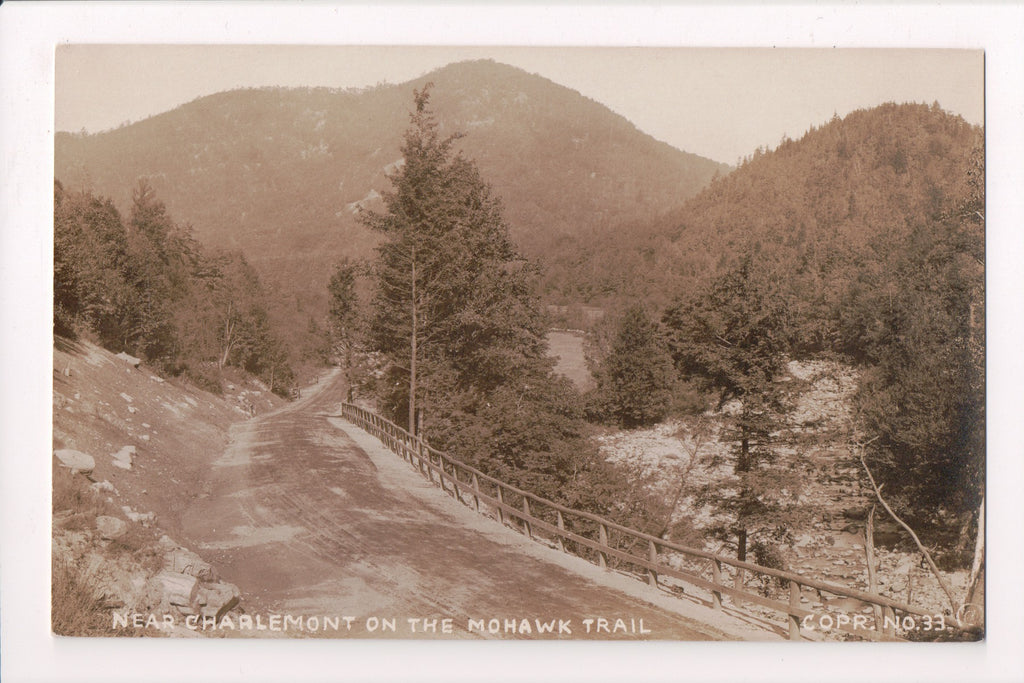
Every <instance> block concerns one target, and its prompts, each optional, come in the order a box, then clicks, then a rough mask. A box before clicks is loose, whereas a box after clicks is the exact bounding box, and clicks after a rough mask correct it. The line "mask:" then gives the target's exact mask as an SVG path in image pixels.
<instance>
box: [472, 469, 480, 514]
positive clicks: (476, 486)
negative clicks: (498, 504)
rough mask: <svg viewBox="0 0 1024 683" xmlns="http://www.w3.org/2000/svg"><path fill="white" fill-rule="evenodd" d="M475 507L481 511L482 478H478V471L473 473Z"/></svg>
mask: <svg viewBox="0 0 1024 683" xmlns="http://www.w3.org/2000/svg"><path fill="white" fill-rule="evenodd" d="M473 507H475V508H476V511H477V512H480V480H479V479H477V477H476V472H474V473H473Z"/></svg>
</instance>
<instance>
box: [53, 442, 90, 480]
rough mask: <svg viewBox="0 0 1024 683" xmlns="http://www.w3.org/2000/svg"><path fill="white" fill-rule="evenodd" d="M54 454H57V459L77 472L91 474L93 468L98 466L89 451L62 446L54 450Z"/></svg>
mask: <svg viewBox="0 0 1024 683" xmlns="http://www.w3.org/2000/svg"><path fill="white" fill-rule="evenodd" d="M53 454H54V455H55V456H57V460H59V461H60V464H61V465H62V466H64V467H67V468H68V469H70V470H74V471H75V472H81V473H82V474H86V475H88V474H91V473H92V471H93V469H94V468H95V467H96V461H95V460H94V459H93V457H92V456H91V455H89V454H88V453H83V452H81V451H76V450H74V449H71V448H62V449H60V450H57V451H54V452H53Z"/></svg>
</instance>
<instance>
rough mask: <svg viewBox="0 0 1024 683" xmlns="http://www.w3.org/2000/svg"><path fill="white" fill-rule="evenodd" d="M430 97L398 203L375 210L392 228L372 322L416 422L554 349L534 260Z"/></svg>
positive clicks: (376, 224)
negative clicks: (521, 249)
mask: <svg viewBox="0 0 1024 683" xmlns="http://www.w3.org/2000/svg"><path fill="white" fill-rule="evenodd" d="M428 104H429V86H428V87H427V88H424V90H423V91H421V92H416V93H415V105H416V107H415V110H414V111H413V112H412V114H411V117H410V118H411V125H410V127H409V129H408V131H407V132H406V134H405V138H404V144H403V146H402V155H403V160H404V164H403V165H402V166H401V168H400V169H399V170H398V171H397V172H396V173H395V174H394V176H392V178H391V181H392V184H393V186H394V189H393V190H392V191H390V192H388V193H386V194H385V195H384V204H385V207H386V211H385V212H384V213H368V214H364V216H363V221H364V223H365V224H366V225H368V226H369V227H371V228H373V229H374V230H377V231H378V232H380V233H382V234H383V235H384V237H385V240H384V242H383V244H381V246H380V247H379V248H378V259H377V264H376V279H377V291H376V294H375V297H374V314H373V319H372V320H371V324H370V330H369V336H370V343H371V345H372V347H373V348H375V349H376V350H378V351H381V352H382V353H384V354H385V355H386V357H387V359H388V370H387V372H388V376H387V382H386V383H387V386H388V389H389V390H388V391H386V392H385V394H386V395H385V396H382V398H383V399H384V401H385V404H386V407H387V408H388V409H389V411H390V412H391V413H392V414H393V415H395V416H397V415H398V414H399V413H402V412H404V413H405V416H406V424H407V425H408V426H409V427H410V428H411V429H413V430H415V429H416V425H417V418H419V419H423V418H422V415H421V412H422V409H423V408H424V407H427V406H429V405H430V404H431V403H432V402H435V403H436V402H439V401H445V400H447V398H446V397H448V396H451V395H452V394H453V393H459V392H470V393H472V392H486V391H488V390H489V389H492V388H494V387H496V386H498V385H500V384H501V383H502V382H504V381H505V380H506V379H507V378H508V377H510V376H512V375H514V374H515V372H516V370H517V367H518V365H520V364H521V362H522V361H523V360H524V359H527V358H534V359H536V358H541V357H543V352H544V341H543V334H544V329H543V324H542V323H543V318H542V316H541V313H540V308H539V305H538V303H537V301H536V299H535V297H534V296H533V292H532V285H531V279H530V278H531V273H532V269H531V267H530V266H529V264H527V263H526V262H525V261H524V260H523V259H522V258H521V257H520V256H519V254H518V253H517V252H516V250H515V248H514V247H513V245H512V243H511V240H510V239H509V237H508V228H507V226H506V224H505V222H504V218H503V215H502V209H501V205H500V203H499V201H498V200H497V198H496V197H494V196H493V194H492V193H491V188H490V187H489V186H488V185H487V184H486V183H485V182H484V181H483V179H482V178H481V177H480V174H479V172H478V171H477V169H476V166H475V165H474V164H473V163H472V162H471V161H469V160H467V159H466V158H465V157H463V156H462V155H461V154H460V153H456V152H455V151H454V149H453V143H454V142H455V140H457V139H458V137H459V136H458V135H452V136H447V137H442V136H441V134H440V131H439V124H438V123H437V121H436V119H435V118H434V116H433V113H432V112H431V110H430V109H429V106H428ZM431 397H433V398H431ZM403 409H404V410H403ZM428 419H429V417H428Z"/></svg>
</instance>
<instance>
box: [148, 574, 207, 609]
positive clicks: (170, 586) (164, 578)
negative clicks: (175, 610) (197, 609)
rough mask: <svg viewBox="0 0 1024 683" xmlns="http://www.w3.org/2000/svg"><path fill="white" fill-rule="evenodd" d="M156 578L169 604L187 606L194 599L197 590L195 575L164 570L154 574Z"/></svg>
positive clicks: (197, 584) (197, 582)
mask: <svg viewBox="0 0 1024 683" xmlns="http://www.w3.org/2000/svg"><path fill="white" fill-rule="evenodd" d="M156 580H157V581H159V582H160V585H161V586H162V588H163V592H164V597H165V598H166V599H167V602H169V603H170V604H172V605H179V606H184V607H187V606H190V605H191V604H192V603H193V602H194V601H195V599H196V593H197V592H198V590H199V581H197V580H196V577H194V576H187V575H185V574H179V573H178V572H172V571H167V570H164V571H162V572H160V573H159V574H157V575H156Z"/></svg>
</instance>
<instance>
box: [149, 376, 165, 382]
mask: <svg viewBox="0 0 1024 683" xmlns="http://www.w3.org/2000/svg"><path fill="white" fill-rule="evenodd" d="M149 378H150V379H151V380H153V381H154V382H156V383H158V384H163V383H164V380H163V378H162V377H157V376H156V375H150V376H149Z"/></svg>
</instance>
